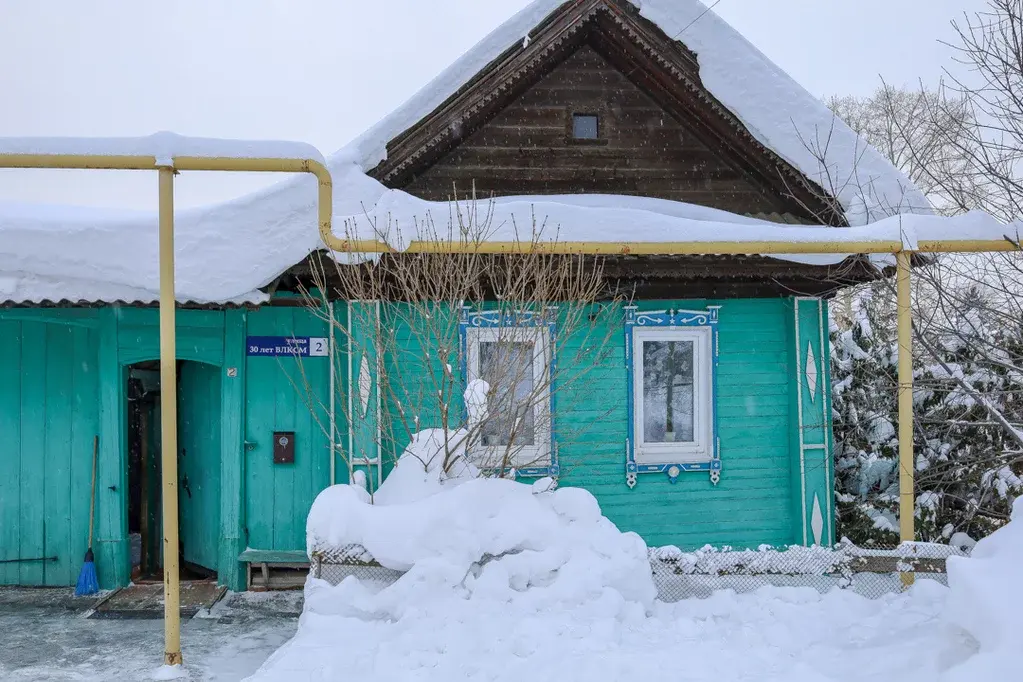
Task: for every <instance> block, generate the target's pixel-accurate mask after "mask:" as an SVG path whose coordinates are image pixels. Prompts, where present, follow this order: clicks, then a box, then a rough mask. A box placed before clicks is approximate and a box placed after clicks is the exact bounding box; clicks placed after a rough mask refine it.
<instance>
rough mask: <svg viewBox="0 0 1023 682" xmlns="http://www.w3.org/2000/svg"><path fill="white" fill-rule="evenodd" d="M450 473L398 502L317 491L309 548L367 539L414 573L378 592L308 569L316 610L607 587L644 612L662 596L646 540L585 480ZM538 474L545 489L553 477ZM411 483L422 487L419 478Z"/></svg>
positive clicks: (576, 595) (549, 595) (340, 490)
mask: <svg viewBox="0 0 1023 682" xmlns="http://www.w3.org/2000/svg"><path fill="white" fill-rule="evenodd" d="M399 468H400V467H399ZM409 469H411V467H409ZM411 478H412V477H411V476H408V477H407V478H406V479H405V481H406V482H407V481H408V480H411ZM454 480H457V479H454ZM452 482H453V480H452V479H449V480H448V481H445V482H443V483H440V482H438V484H437V488H436V490H435V492H434V493H433V494H432V495H428V496H426V497H422V498H420V499H416V500H415V501H412V502H397V503H396V502H394V501H393V500H391V503H390V504H370V503H369V500H368V499H367V497H366V495H365V493H364V492H363V491H359V490H358V489H353V488H352V487H350V486H334V487H332V488H329V489H327V490H325V491H323V492H322V493H320V495H319V497H317V499H316V501H315V502H314V504H313V508H312V510H311V511H310V514H309V522H308V537H309V540H308V542H309V546H310V548H311V550H315V549H319V548H326V547H345V546H349V545H361V546H362V547H365V549H366V550H367V551H368V552H369V553H370V554H371V555H372V556H373V558H375V559H376V560H377V561H378V562H379V563H380V564H381V565H383V566H385V567H387V568H390V569H393V570H398V571H407V573H406V574H405V575H404V576H403V577H402V578H400V579H399V580H398V581H397V582H396V583H395V584H394V585H393V586H391V587H388V588H386V589H385V590H383V592H381V593H380V594H379V595H375V596H373V595H371V594H370V593H369V592H368V591H366V590H365V589H364V588H362V587H361V586H360V585H359V584H358V583H357V582H356V581H355V580H354V579H352V578H349V579H348V580H346V581H345V582H343V583H341V585H339V586H337V587H331V586H330V585H329V584H327V583H326V582H323V581H318V580H315V579H310V582H309V585H308V586H307V599H308V602H307V603H308V606H307V610H309V611H312V612H314V613H321V614H322V613H335V614H337V613H343V614H350V613H352V612H353V611H357V612H360V613H362V612H366V611H371V612H374V613H379V614H380V616H381V617H384V614H386V617H389V618H394V617H400V613H401V610H402V609H404V608H408V607H410V606H411V605H414V604H415V603H416V601H417V599H421V598H424V597H427V596H429V595H426V594H425V592H426V591H434V590H443V591H449V592H453V593H456V594H459V595H462V596H463V597H472V596H479V597H480V598H484V599H498V600H500V601H507V600H511V599H512V598H513V597H515V596H516V594H517V593H526V592H528V591H531V590H535V591H536V592H537V594H536V595H535V596H534V597H532V598H531V600H532V601H535V602H536V603H537V605H539V604H542V603H549V602H552V601H563V602H579V603H581V602H584V601H586V600H589V599H599V598H602V596H604V595H613V598H614V599H615V600H617V601H622V602H625V601H628V602H636V603H637V605H638V608H640V610H641V611H644V610H645V609H647V608H649V607H650V606H651V604H652V603H653V600H654V597H655V596H656V589H655V588H654V585H653V581H652V578H651V576H650V564H649V562H648V560H647V548H646V545H645V544H644V542H643V541H642V539H640V537H639V536H638V535H636V534H634V533H621V532H620V531H619V530H618V529H617V528H616V527H615V526H614V524H612V523H611V522H610V521H608V520H607V519H606V518H604V517H603V516H602V515H601V513H600V507H599V506H598V505H597V501H596V500H595V499H594V498H593V496H592V495H590V494H589V493H588V492H586V491H585V490H581V489H577V488H563V489H560V490H556V491H553V492H551V491H547V492H537V491H536V490H534V486H528V485H524V484H521V483H516V482H514V481H509V480H503V479H474V480H468V481H459V482H457V484H452ZM537 485H539V486H541V489H545V482H543V481H541V482H538V484H537ZM410 489H411V490H412V491H413V493H414V494H415V495H416V496H418V495H420V494H422V493H423V487H421V486H420V487H415V488H410ZM383 490H384V488H381V492H383ZM429 597H430V598H435V597H436V595H432V596H429ZM523 598H524V597H523ZM606 598H611V597H610V596H607V597H606Z"/></svg>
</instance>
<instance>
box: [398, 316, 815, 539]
mask: <svg viewBox="0 0 1023 682" xmlns="http://www.w3.org/2000/svg"><path fill="white" fill-rule="evenodd" d="M707 305H721V306H722V308H721V317H720V320H721V321H720V323H719V331H720V362H719V366H718V393H717V409H718V418H719V436H720V438H721V459H722V463H723V473H722V476H721V481H720V483H719V484H718V485H717V486H714V485H712V484H711V482H710V478H709V475H708V474H706V473H683V474H682V476H680V477H679V479H678V481H677V482H676V483H674V484H672V483H671V482H669V480H668V479H667V477H666V476H664V475H663V474H642V475H640V476H639V479H638V483H637V485H636V487H635V488H634V489H629V488H628V486H627V485H626V483H625V456H626V438H627V427H628V421H627V420H628V415H627V406H626V400H627V393H626V391H627V390H628V386H627V378H626V364H625V362H626V360H625V332H624V324H623V321H624V313H620V314H619V313H618V312H617V311H616V312H615V314H603V313H602V314H600V315H597V316H596V320H597V321H596V324H599V325H602V326H603V328H597V329H595V330H593V331H590V330H579V331H578V332H577V333H576V334H575V335H574V337H571V338H567V339H562V340H561V341H559V342H558V344H557V345H558V347H559V355H558V358H557V363H558V366H559V367H560V368H561V369H559V370H558V372H559V375H560V376H561V377H562V378H563V379H570V380H571V383H570V385H568V386H561V387H558V386H556V387H555V393H556V409H555V418H554V419H555V433H556V440H557V443H558V451H559V455H560V457H559V459H560V465H561V476H560V481H561V484H562V485H569V486H580V487H584V488H587V489H588V490H590V491H591V492H592V493H593V494H594V495H595V496H596V498H597V500H598V502H600V505H601V508H602V509H603V511H604V513H605V514H606V515H607V516H608V518H610V519H611V520H612V521H614V522H615V523H616V524H617V525H618V526H619V527H620V528H621V529H623V530H631V531H636V532H638V533H639V534H640V535H642V536H643V537H644V539H645V540H646V541H647V542H648V543H649V544H651V545H664V544H674V545H679V546H681V547H683V548H690V549H691V548H695V547H699V546H702V545H705V544H712V545H715V546H725V545H727V546H732V547H756V546H758V545H760V544H772V545H788V544H792V543H801V542H802V531H801V528H802V526H801V521H800V517H799V515H798V514H797V513H796V507H795V506H794V500H795V499H796V493H797V491H798V492H801V489H799V488H797V487H796V485H795V478H794V470H793V466H794V463H795V465H796V466H797V467H798V448H796V449H793V438H794V433H795V431H796V429H797V423H798V420H797V415H796V412H795V409H794V404H795V390H796V377H795V373H796V369H795V345H794V344H795V342H794V338H793V333H794V332H793V328H794V316H793V301H792V300H791V299H763V300H762V299H755V300H754V299H750V300H724V301H704V300H689V301H645V302H642V303H640V304H639V306H640V309H641V310H663V309H666V308H686V309H702V308H704V307H706V306H707ZM806 305H809V304H808V303H807V304H806ZM814 306H815V307H814V311H815V312H814V315H816V302H815V301H814ZM807 315H808V316H809V313H807ZM384 317H385V320H386V321H387V322H386V324H385V326H386V327H387V328H388V329H391V330H393V333H394V338H393V340H392V343H393V347H394V348H395V349H396V351H395V352H394V353H393V354H392V356H391V357H388V358H387V359H386V363H387V369H388V372H390V373H391V374H392V375H393V374H395V373H398V374H400V375H401V376H402V379H401V380H400V382H395V383H400V384H402V385H404V386H408V387H409V389H408V390H409V391H410V393H409V394H408V395H400V396H399V399H398V400H393V399H392V400H389V401H386V404H385V408H386V409H385V416H386V417H387V419H388V420H389V421H390V422H391V424H390V427H389V428H390V431H391V433H393V442H392V443H390V444H389V446H388V447H387V451H388V459H389V460H392V461H393V457H395V456H396V455H397V454H399V453H400V452H401V449H402V448H403V447H404V444H405V443H407V436H406V435H405V434H404V428H403V427H402V426H401V425H400V423H398V422H400V420H399V414H400V413H401V412H402V410H404V411H405V412H406V413H407V412H408V409H409V406H411V405H424V402H425V409H421V410H419V411H418V413H417V414H418V416H419V418H420V419H419V423H420V425H421V427H422V428H426V427H432V426H438V424H439V419H438V415H437V413H436V409H435V405H436V400H431V399H430V398H429V396H425V400H424V396H421V395H420V393H422V391H423V389H424V388H426V389H428V390H431V391H432V390H436V387H437V386H438V382H437V379H436V377H437V375H438V374H437V373H438V372H440V371H442V367H443V364H442V363H441V361H440V359H439V357H438V353H436V349H424V348H422V347H421V341H422V339H420V338H418V337H417V335H416V334H415V333H413V332H411V331H410V329H409V326H408V324H407V323H405V322H404V321H403V320H402V317H403V316H402V315H394V314H393V311H392V312H390V313H389V312H388V311H387V310H385V312H384ZM811 322H812V325H811ZM800 333H801V335H803V336H806V335H809V334H816V335H817V337H818V338H819V327H818V323H817V322H816V321H815V320H814V321H811V320H810V319H807V320H805V321H802V325H801V332H800ZM608 335H609V336H608ZM604 338H608V339H609V343H608V344H607V345H606V346H604V347H603V349H602V352H601V353H597V352H595V348H594V346H595V345H597V346H599V345H600V342H601V341H602V340H603V339H604ZM818 344H819V342H818ZM818 350H819V349H818ZM815 352H817V351H816V350H815ZM818 357H821V356H818ZM452 364H453V365H454V366H455V367H457V363H454V362H453V363H452ZM590 365H592V368H591V369H588V370H583V369H581V368H582V367H586V366H590ZM574 367H579V368H580V369H579V370H576V369H574ZM825 381H826V378H825V376H824V375H823V374H822V375H821V377H820V385H821V386H820V388H819V393H818V397H819V396H820V394H821V392H823V388H824V386H825V383H824V382H825ZM458 386H459V387H460V384H458ZM417 392H418V393H417ZM457 402H458V401H457V400H456V403H457ZM399 403H400V404H401V406H400V408H399ZM818 404H820V401H819V399H818ZM406 419H407V417H406ZM455 423H457V421H456V422H455ZM816 423H817V425H818V427H819V432H820V433H822V434H823V433H824V430H825V429H830V422H827V421H826V420H825V421H824V422H822V421H821V418H820V417H818V418H817V421H816ZM828 433H830V431H828ZM797 473H798V472H797ZM822 495H823V493H822ZM821 504H822V505H825V514H827V513H828V511H827V509H830V505H831V501H830V498H828V500H827V502H826V503H825V500H824V498H823V497H822V499H821ZM797 529H798V530H797Z"/></svg>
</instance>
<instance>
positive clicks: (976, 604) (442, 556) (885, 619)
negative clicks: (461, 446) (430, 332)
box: [251, 415, 1023, 682]
mask: <svg viewBox="0 0 1023 682" xmlns="http://www.w3.org/2000/svg"><path fill="white" fill-rule="evenodd" d="M470 418H471V415H470ZM458 433H460V432H456V433H455V434H449V435H454V436H457V435H458ZM434 436H436V434H433V433H431V432H424V433H423V434H419V435H418V436H417V438H414V439H413V441H412V444H411V445H410V446H409V448H408V449H407V450H406V452H405V454H404V455H403V456H402V457H401V459H400V460H399V461H398V464H397V466H396V467H395V469H394V470H393V472H392V473H391V474H390V475H389V476H388V478H387V479H386V480H385V481H384V483H383V485H382V487H381V488H380V489H379V490H378V491H377V493H376V495H375V496H374V499H373V500H370V498H369V495H368V494H367V493H366V491H365V490H362V489H360V488H359V487H357V486H334V487H333V488H330V489H328V490H325V491H324V492H323V493H321V494H320V496H319V497H318V498H317V500H316V502H315V503H314V504H313V508H312V510H311V511H310V514H309V520H308V538H309V540H308V541H309V546H310V549H311V550H313V551H316V550H317V549H324V550H325V549H328V548H331V547H334V548H338V547H349V546H352V545H359V546H361V547H363V548H365V549H366V550H367V551H368V552H369V553H370V554H371V555H372V556H373V557H375V558H376V559H377V560H378V561H379V562H380V563H381V564H382V565H383V566H385V567H386V568H389V569H392V570H398V571H407V572H406V573H405V574H404V575H403V576H402V577H401V578H399V579H398V580H397V581H396V582H394V583H393V584H391V585H388V586H385V587H381V586H380V585H375V586H374V585H369V584H366V583H362V582H360V581H359V580H357V579H356V578H354V577H349V578H346V579H345V580H343V581H342V582H341V583H340V584H338V585H332V584H330V583H328V582H326V581H323V580H318V579H312V578H311V579H310V580H309V581H308V582H307V584H306V589H305V596H306V601H305V606H304V611H303V615H302V618H301V620H300V623H299V628H298V632H297V634H296V636H295V637H294V638H293V639H292V640H290V641H289V642H288V643H287V644H285V645H284V646H283V647H281V649H280V650H279V651H277V652H276V653H275V654H274V655H273V656H271V657H270V658H269V659H268V660H267V662H266V663H265V664H264V665H263V666H262V667H261V668H260V670H259V672H258V673H256V674H255V675H253V677H252V678H251V680H253V682H276V681H280V682H303V681H310V682H313V681H316V682H326V681H327V680H337V679H345V678H348V677H351V676H352V673H353V671H356V674H357V675H358V678H359V679H360V680H367V681H369V680H374V681H375V680H381V681H391V680H395V681H398V680H401V681H405V680H415V681H424V682H427V681H430V682H432V681H437V682H446V681H447V680H454V679H468V680H508V681H509V682H510V681H512V680H516V681H517V680H527V679H528V680H530V682H543V681H546V680H550V681H551V682H574V681H576V680H585V681H586V682H608V681H611V680H633V679H642V680H687V681H689V682H702V681H704V680H706V681H708V682H710V681H712V680H713V681H714V682H720V681H721V680H729V681H730V682H731V681H741V680H751V681H752V680H757V681H758V682H769V681H772V680H777V681H779V682H781V681H783V680H784V682H861V681H864V682H865V681H867V680H875V679H897V680H901V681H902V682H937V681H939V680H941V681H942V682H965V681H966V680H970V681H971V682H972V680H974V679H980V678H978V677H977V675H978V671H983V673H984V675H983V679H1000V680H1009V679H1016V677H1015V676H1014V673H1013V671H1016V672H1018V669H1019V668H1018V663H1017V662H1015V657H1016V652H1015V651H1013V646H1014V645H1013V644H1012V642H1013V641H1015V640H1016V639H1017V635H1018V634H1019V633H1020V632H1021V628H1020V620H1021V619H1020V618H1019V616H1018V614H1019V610H1020V608H1023V599H1021V598H1020V594H1019V578H1018V566H1019V565H1020V563H1019V562H1020V561H1021V560H1023V500H1020V501H1019V502H1018V503H1017V508H1016V512H1015V515H1014V519H1015V521H1014V522H1013V523H1011V524H1010V525H1009V526H1008V527H1006V528H1005V529H1003V530H1001V531H999V532H998V533H995V534H994V535H992V536H991V537H989V538H986V539H985V540H983V541H981V542H980V543H979V544H978V545H977V548H976V553H975V554H974V556H973V558H970V559H966V558H962V557H953V558H951V559H949V564H948V567H949V583H950V585H951V587H944V586H942V585H940V584H938V583H937V582H936V581H933V580H921V581H919V583H918V584H917V585H916V586H915V587H914V588H913V589H912V590H910V591H908V592H905V593H899V594H891V595H888V596H886V597H884V598H881V599H874V600H871V599H867V598H865V597H862V596H859V595H857V594H856V593H854V592H853V591H849V590H832V591H830V592H827V593H825V594H823V595H822V594H820V593H819V592H818V591H817V590H815V589H812V588H799V587H763V588H761V589H759V590H757V591H755V592H751V593H748V594H736V593H735V592H734V591H730V590H726V591H719V592H716V593H714V594H712V595H711V596H710V597H708V598H707V599H689V600H684V601H680V602H677V603H673V604H668V603H665V602H662V601H657V600H656V599H655V595H656V593H657V590H656V589H655V588H654V584H653V581H652V580H651V577H650V565H649V563H648V558H647V548H646V545H645V544H644V543H643V541H642V540H641V539H640V538H639V537H638V536H636V535H635V534H633V533H621V532H619V531H618V529H617V528H616V527H615V526H614V525H613V524H612V523H611V522H610V521H608V520H607V519H606V518H604V517H603V516H602V515H601V512H600V509H599V507H598V505H597V502H596V500H595V499H594V498H593V497H592V496H591V495H590V494H589V493H587V492H586V491H583V490H580V489H574V488H563V489H559V490H553V489H552V488H551V486H550V485H549V481H546V482H545V481H538V482H537V483H536V484H534V485H533V486H528V485H522V484H519V483H514V482H511V481H506V480H495V479H489V480H486V479H479V478H476V477H474V475H473V472H472V470H471V469H472V467H471V466H466V467H465V468H464V470H460V469H458V467H452V468H451V469H450V471H456V470H457V471H461V473H459V474H457V475H453V476H452V475H446V474H445V473H444V472H443V467H439V465H437V464H436V461H437V459H438V453H440V452H441V450H440V449H438V447H437V445H436V442H437V441H438V439H437V438H435V437H434ZM449 440H450V442H456V443H457V442H459V441H458V440H457V438H455V439H453V440H452V439H449Z"/></svg>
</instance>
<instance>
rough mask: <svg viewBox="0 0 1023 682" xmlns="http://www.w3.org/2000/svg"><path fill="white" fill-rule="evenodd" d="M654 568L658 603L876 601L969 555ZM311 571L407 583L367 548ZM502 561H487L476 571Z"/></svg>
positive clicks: (885, 553)
mask: <svg viewBox="0 0 1023 682" xmlns="http://www.w3.org/2000/svg"><path fill="white" fill-rule="evenodd" d="M649 556H650V567H651V571H652V574H653V579H654V584H655V585H656V586H657V592H658V598H659V599H661V600H662V601H665V602H675V601H680V600H682V599H692V598H705V597H709V596H710V595H711V594H712V593H713V592H715V591H717V590H725V589H730V590H734V591H736V592H751V591H753V590H756V589H758V588H760V587H764V586H767V585H773V586H778V587H811V588H813V589H816V590H818V591H820V592H827V591H829V590H832V589H836V588H837V589H848V590H852V591H854V592H856V593H857V594H860V595H862V596H864V597H867V598H870V599H875V598H879V597H882V596H884V595H886V594H889V593H892V592H897V591H899V590H901V589H902V580H901V574H902V573H912V574H914V575H915V577H916V578H917V579H930V580H937V581H939V582H940V583H942V584H947V577H946V572H945V561H946V559H947V558H948V557H950V556H968V553H967V552H965V551H963V550H961V549H958V548H956V547H951V546H948V545H938V544H931V543H922V542H910V543H903V544H901V545H899V546H897V547H891V548H887V549H880V548H870V549H867V548H862V547H856V546H855V545H852V544H848V543H844V544H839V545H836V546H835V547H833V548H830V549H829V548H824V547H788V548H781V549H779V548H774V547H769V546H766V545H765V546H762V547H760V548H758V549H755V550H732V549H730V548H727V547H725V548H722V549H717V548H713V547H710V546H708V547H704V548H703V549H700V550H697V551H695V552H683V551H682V550H680V549H679V548H677V547H670V546H669V547H653V548H651V549H650V551H649ZM311 557H312V561H311V566H310V571H311V574H312V576H313V577H314V578H319V579H322V580H325V581H327V582H329V583H331V584H333V585H337V584H340V583H341V582H342V581H343V580H344V579H345V578H347V577H349V576H354V577H356V578H358V579H359V580H360V581H362V582H370V583H378V584H379V585H380V586H386V585H390V584H392V583H394V582H395V581H397V580H398V578H400V577H401V576H402V575H403V572H402V571H398V570H394V569H390V568H387V567H386V566H382V565H381V564H380V563H379V562H377V561H376V560H375V559H374V558H373V556H372V555H370V553H369V552H367V551H366V549H365V548H363V547H362V546H361V545H347V546H344V547H325V548H317V549H314V550H313V552H312V553H311ZM495 558H497V557H489V556H488V557H484V558H483V559H482V560H481V561H479V562H478V564H477V566H475V567H474V569H479V568H482V566H483V565H485V564H486V563H488V562H489V561H493V560H494V559H495Z"/></svg>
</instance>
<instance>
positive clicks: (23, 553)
mask: <svg viewBox="0 0 1023 682" xmlns="http://www.w3.org/2000/svg"><path fill="white" fill-rule="evenodd" d="M98 345H99V334H98V333H97V330H96V329H94V328H90V327H89V326H78V325H60V326H57V325H48V324H42V323H39V322H31V321H21V320H5V319H4V318H2V317H0V561H3V560H10V559H19V558H21V559H37V558H42V557H52V556H55V557H57V561H55V562H50V561H47V562H38V561H32V562H25V563H0V584H22V585H69V584H72V583H74V582H75V580H76V579H77V577H78V571H79V569H80V568H81V562H82V558H83V556H84V555H85V549H86V544H87V536H88V532H89V486H90V483H91V475H92V474H91V472H92V458H93V437H94V435H96V434H97V433H98V432H99V406H98V402H99V401H98V389H99V381H98V376H99V369H98V365H97V360H98ZM22 405H25V406H31V409H25V410H23V409H22Z"/></svg>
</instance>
